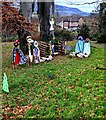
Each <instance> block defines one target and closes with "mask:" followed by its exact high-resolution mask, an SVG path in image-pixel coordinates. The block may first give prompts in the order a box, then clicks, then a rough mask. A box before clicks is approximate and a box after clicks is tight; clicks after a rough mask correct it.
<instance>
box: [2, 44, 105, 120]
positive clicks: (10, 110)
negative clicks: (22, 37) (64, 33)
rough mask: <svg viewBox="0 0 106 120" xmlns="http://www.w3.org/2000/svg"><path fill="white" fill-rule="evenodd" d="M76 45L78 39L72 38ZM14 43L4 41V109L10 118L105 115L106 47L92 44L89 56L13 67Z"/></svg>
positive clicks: (99, 116)
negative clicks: (6, 91) (6, 89)
mask: <svg viewBox="0 0 106 120" xmlns="http://www.w3.org/2000/svg"><path fill="white" fill-rule="evenodd" d="M71 45H72V47H73V48H74V46H75V43H74V42H71ZM12 47H13V45H12V43H3V45H2V57H3V58H2V59H3V61H2V73H4V72H6V74H7V77H8V84H9V91H10V92H9V93H8V94H7V93H5V92H2V95H3V98H2V108H3V109H2V113H3V116H4V117H5V118H7V119H10V118H17V119H18V118H25V119H27V118H51V119H54V118H73V119H82V118H88V119H92V118H100V119H102V118H105V117H106V116H105V109H104V104H105V102H104V100H105V94H104V93H105V86H104V84H105V79H104V71H105V69H104V49H103V48H96V47H91V55H90V57H89V58H83V59H78V58H76V57H75V58H70V57H69V56H68V55H66V56H55V57H54V59H53V60H52V61H50V62H45V63H40V64H32V65H31V66H30V67H26V66H25V65H23V66H20V67H19V68H18V69H15V70H12V64H11V63H12Z"/></svg>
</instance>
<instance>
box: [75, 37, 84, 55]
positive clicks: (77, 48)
mask: <svg viewBox="0 0 106 120" xmlns="http://www.w3.org/2000/svg"><path fill="white" fill-rule="evenodd" d="M82 52H83V37H82V36H79V37H78V41H77V43H76V46H75V54H78V53H82Z"/></svg>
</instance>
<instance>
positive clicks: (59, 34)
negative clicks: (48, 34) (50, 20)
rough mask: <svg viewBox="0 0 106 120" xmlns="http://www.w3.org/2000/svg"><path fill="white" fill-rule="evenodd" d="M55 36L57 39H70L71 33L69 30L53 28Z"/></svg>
mask: <svg viewBox="0 0 106 120" xmlns="http://www.w3.org/2000/svg"><path fill="white" fill-rule="evenodd" d="M55 37H56V39H57V40H58V41H71V40H72V35H71V34H70V32H69V31H67V30H65V29H63V30H55Z"/></svg>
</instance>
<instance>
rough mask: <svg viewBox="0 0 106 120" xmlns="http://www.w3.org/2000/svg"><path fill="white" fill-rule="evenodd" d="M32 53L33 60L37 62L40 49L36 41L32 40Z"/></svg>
mask: <svg viewBox="0 0 106 120" xmlns="http://www.w3.org/2000/svg"><path fill="white" fill-rule="evenodd" d="M33 53H34V54H33V55H34V62H35V63H39V62H40V49H39V47H38V42H37V41H34V49H33Z"/></svg>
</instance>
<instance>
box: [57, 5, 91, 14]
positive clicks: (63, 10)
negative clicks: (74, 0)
mask: <svg viewBox="0 0 106 120" xmlns="http://www.w3.org/2000/svg"><path fill="white" fill-rule="evenodd" d="M55 9H56V11H57V12H58V14H59V15H72V14H78V15H81V16H88V15H89V14H90V13H87V12H83V11H81V10H79V9H78V8H71V7H66V6H61V5H55Z"/></svg>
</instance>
